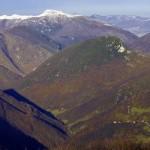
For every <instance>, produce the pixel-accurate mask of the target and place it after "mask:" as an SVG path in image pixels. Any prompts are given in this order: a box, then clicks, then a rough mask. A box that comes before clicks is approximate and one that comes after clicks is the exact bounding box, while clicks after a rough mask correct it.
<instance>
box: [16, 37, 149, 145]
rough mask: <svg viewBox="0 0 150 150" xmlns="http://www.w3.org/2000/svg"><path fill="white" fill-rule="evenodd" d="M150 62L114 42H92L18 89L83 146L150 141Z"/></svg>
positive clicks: (50, 63)
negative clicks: (99, 142) (109, 141)
mask: <svg viewBox="0 0 150 150" xmlns="http://www.w3.org/2000/svg"><path fill="white" fill-rule="evenodd" d="M58 60H59V61H58ZM149 60H150V59H149V57H148V56H147V57H146V56H142V55H139V54H136V53H131V52H130V51H128V50H126V49H125V48H124V46H123V44H122V42H121V41H120V40H118V39H116V38H114V37H110V38H102V39H95V40H89V41H87V42H83V43H81V44H79V45H77V46H74V47H71V48H69V49H67V50H65V51H64V52H62V53H60V54H58V55H56V56H54V57H52V59H50V60H48V61H47V62H45V63H44V64H43V65H41V66H40V68H39V69H37V70H36V71H35V72H34V73H32V74H31V75H29V76H28V77H26V78H25V80H24V81H23V83H22V84H21V85H20V86H19V89H22V90H21V91H22V92H23V93H24V94H25V95H28V96H29V97H31V98H32V99H36V102H37V103H39V104H40V105H42V106H43V107H44V108H46V109H47V110H51V111H53V112H54V113H55V114H56V115H57V117H59V118H61V119H62V120H64V122H65V123H66V124H67V125H68V126H69V128H70V130H71V132H72V134H75V137H77V138H76V140H77V141H78V142H79V143H80V144H81V145H82V144H83V146H85V145H87V147H88V144H90V141H95V140H100V139H104V138H108V139H109V138H113V137H116V136H117V137H119V138H120V137H121V138H122V137H131V139H133V142H135V141H139V142H149V138H148V136H149V121H150V120H149V119H150V118H149V113H150V112H149V101H148V100H149V92H150V91H149V89H150V88H149V85H150V84H149V81H150V78H149V75H150V69H149V65H150V61H149ZM31 91H37V93H36V94H34V93H33V92H32V93H31Z"/></svg>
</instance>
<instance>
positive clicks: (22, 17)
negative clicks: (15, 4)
mask: <svg viewBox="0 0 150 150" xmlns="http://www.w3.org/2000/svg"><path fill="white" fill-rule="evenodd" d="M32 17H34V16H21V15H17V14H14V15H11V16H7V15H2V16H0V20H4V19H8V20H13V19H20V20H24V19H29V18H32Z"/></svg>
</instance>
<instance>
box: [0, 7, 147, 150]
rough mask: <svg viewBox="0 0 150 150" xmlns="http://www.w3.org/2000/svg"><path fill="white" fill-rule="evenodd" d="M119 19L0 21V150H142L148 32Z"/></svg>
mask: <svg viewBox="0 0 150 150" xmlns="http://www.w3.org/2000/svg"><path fill="white" fill-rule="evenodd" d="M124 17H125V16H124ZM124 17H123V16H120V18H119V23H118V17H117V18H116V16H111V17H110V16H107V17H104V16H100V15H92V16H83V15H72V14H67V13H64V12H62V11H56V10H46V11H44V12H43V13H41V14H40V15H36V16H19V15H12V16H0V89H1V90H0V126H1V127H0V150H6V149H8V150H17V149H18V148H19V150H38V149H39V150H45V149H47V150H112V149H115V150H149V148H150V67H149V66H150V42H149V34H150V31H149V30H148V29H147V28H148V27H147V26H146V27H145V25H143V26H142V25H141V24H140V25H141V26H140V28H142V29H140V32H138V33H137V32H136V31H135V32H134V31H131V30H130V28H132V27H130V26H129V27H128V26H125V27H124V26H123V27H122V25H120V22H122V21H124V22H126V24H129V23H128V22H130V24H132V23H133V22H136V23H135V24H137V22H138V23H139V22H142V21H143V19H147V18H142V17H141V18H140V17H139V18H138V17H127V16H126V17H125V19H124ZM116 19H117V21H116ZM108 21H109V22H108ZM127 21H128V22H127ZM124 22H123V23H124ZM147 22H148V21H147ZM118 24H119V25H118ZM135 24H133V25H135ZM139 34H140V35H141V34H142V36H139ZM143 35H144V36H143ZM11 139H12V141H11V142H10V143H9V142H8V141H9V140H11Z"/></svg>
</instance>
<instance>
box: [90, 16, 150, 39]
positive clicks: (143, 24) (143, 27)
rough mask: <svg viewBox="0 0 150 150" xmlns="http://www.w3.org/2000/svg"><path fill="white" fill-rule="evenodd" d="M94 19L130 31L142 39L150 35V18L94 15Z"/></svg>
mask: <svg viewBox="0 0 150 150" xmlns="http://www.w3.org/2000/svg"><path fill="white" fill-rule="evenodd" d="M91 18H92V19H95V20H99V21H102V22H104V23H107V24H110V25H113V26H116V27H119V28H122V29H124V30H127V31H130V32H132V33H134V34H135V35H137V36H139V37H141V36H144V35H146V34H148V33H150V18H148V17H140V16H127V15H108V16H102V15H96V14H95V15H92V16H91Z"/></svg>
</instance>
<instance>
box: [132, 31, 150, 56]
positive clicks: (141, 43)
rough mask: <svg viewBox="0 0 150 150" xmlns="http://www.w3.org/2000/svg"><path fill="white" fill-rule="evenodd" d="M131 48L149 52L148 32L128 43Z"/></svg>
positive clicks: (149, 40) (149, 38) (149, 36)
mask: <svg viewBox="0 0 150 150" xmlns="http://www.w3.org/2000/svg"><path fill="white" fill-rule="evenodd" d="M129 47H131V48H132V49H135V50H137V51H143V52H144V53H150V33H149V34H146V35H145V36H143V37H141V38H139V39H137V40H135V41H134V42H133V43H131V44H130V46H129Z"/></svg>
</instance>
